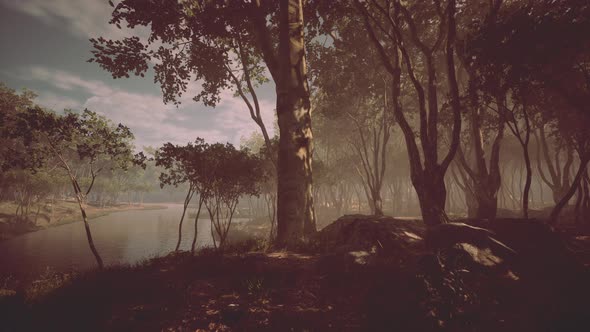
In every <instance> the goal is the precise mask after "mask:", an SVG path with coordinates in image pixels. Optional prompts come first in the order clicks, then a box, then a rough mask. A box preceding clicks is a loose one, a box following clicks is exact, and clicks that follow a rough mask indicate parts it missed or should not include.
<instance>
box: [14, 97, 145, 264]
mask: <svg viewBox="0 0 590 332" xmlns="http://www.w3.org/2000/svg"><path fill="white" fill-rule="evenodd" d="M17 132H19V133H20V135H22V136H23V140H24V142H25V145H26V147H27V153H31V154H32V155H34V156H36V157H37V158H38V159H39V160H38V163H43V164H55V165H59V167H60V168H61V169H63V170H64V171H65V172H66V174H67V176H68V177H69V179H70V182H71V185H72V188H73V190H74V195H75V198H76V201H77V202H78V207H79V208H80V213H81V214H82V220H83V221H84V228H85V230H86V237H87V239H88V244H89V246H90V250H91V251H92V254H93V255H94V257H95V258H96V262H97V264H98V267H99V268H101V269H102V268H103V266H104V264H103V261H102V258H101V257H100V255H99V253H98V251H97V249H96V246H95V245H94V241H93V239H92V233H91V231H90V225H89V223H88V217H87V215H86V208H85V207H86V197H87V196H88V194H89V193H90V190H91V189H92V185H93V183H94V178H95V177H96V175H95V173H93V181H92V182H91V183H90V184H89V185H88V187H87V188H86V190H83V189H82V187H81V185H80V181H79V178H78V176H77V173H76V171H75V170H74V169H73V164H74V163H75V162H80V163H86V164H87V165H88V166H89V167H90V168H91V169H92V167H93V165H94V164H95V163H96V161H97V160H99V159H101V158H102V157H105V156H108V158H109V159H110V160H111V161H112V162H113V164H112V167H118V168H123V169H125V168H127V167H128V166H129V164H131V163H132V162H141V161H140V160H139V159H134V156H133V155H132V147H131V140H132V139H133V134H132V133H131V131H130V130H129V128H127V127H125V126H123V125H121V124H119V125H117V126H115V125H113V124H112V123H110V122H109V121H108V120H107V119H106V118H104V117H102V116H99V115H98V114H96V113H95V112H92V111H89V110H84V111H83V112H82V113H81V114H79V113H73V112H66V113H65V114H64V115H58V114H56V113H53V112H50V111H46V110H43V109H41V108H39V107H35V108H30V109H29V110H28V111H26V112H23V113H20V114H19V115H18V131H17Z"/></svg>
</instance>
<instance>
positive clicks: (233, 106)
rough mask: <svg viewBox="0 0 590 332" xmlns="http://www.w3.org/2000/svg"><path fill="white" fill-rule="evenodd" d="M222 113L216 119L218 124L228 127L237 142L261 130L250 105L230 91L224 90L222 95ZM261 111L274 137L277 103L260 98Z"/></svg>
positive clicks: (270, 133) (265, 123)
mask: <svg viewBox="0 0 590 332" xmlns="http://www.w3.org/2000/svg"><path fill="white" fill-rule="evenodd" d="M221 100H222V102H221V104H220V105H219V106H218V107H219V108H220V112H219V113H220V114H218V116H217V117H216V119H215V122H216V125H217V126H219V127H222V128H226V129H227V130H229V131H230V132H231V133H233V134H232V137H231V139H230V141H231V142H233V143H237V142H239V141H240V138H242V137H248V136H250V135H251V134H252V132H259V133H260V128H259V127H258V125H257V124H256V123H254V121H253V120H252V118H251V117H250V112H249V111H248V107H247V106H246V104H245V103H244V101H243V100H242V99H241V98H237V97H234V96H233V94H232V93H231V92H230V91H224V92H223V93H222V96H221ZM259 104H260V112H261V115H262V120H263V121H264V125H265V127H266V130H267V131H268V132H269V135H270V136H271V137H272V136H273V135H274V131H275V130H274V127H275V126H274V123H275V121H276V120H275V115H274V114H275V108H276V107H275V103H274V101H270V100H268V99H259Z"/></svg>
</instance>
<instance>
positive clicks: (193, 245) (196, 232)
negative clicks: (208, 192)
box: [191, 195, 204, 254]
mask: <svg viewBox="0 0 590 332" xmlns="http://www.w3.org/2000/svg"><path fill="white" fill-rule="evenodd" d="M203 201H204V199H203V197H202V195H201V196H199V207H198V209H197V215H196V216H195V235H194V237H193V243H192V245H191V253H192V254H194V253H195V248H196V246H197V235H198V234H199V227H198V226H199V215H200V214H201V207H202V206H203Z"/></svg>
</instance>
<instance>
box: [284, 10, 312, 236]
mask: <svg viewBox="0 0 590 332" xmlns="http://www.w3.org/2000/svg"><path fill="white" fill-rule="evenodd" d="M302 6H303V4H302V2H301V0H282V1H281V2H280V10H281V22H280V36H279V37H280V45H279V67H280V69H279V70H280V77H279V81H278V82H276V83H277V84H276V86H277V88H276V90H277V116H278V124H279V131H280V139H279V160H278V190H277V194H278V195H277V217H278V225H277V226H278V229H277V244H278V245H279V246H289V245H290V244H293V243H296V242H298V241H300V240H302V239H303V238H304V237H306V236H308V235H310V234H312V233H314V232H315V231H316V225H315V213H314V208H313V191H312V173H311V172H312V170H311V160H312V131H311V105H310V99H309V86H308V83H307V68H306V62H305V50H304V39H303V33H304V31H303V8H302Z"/></svg>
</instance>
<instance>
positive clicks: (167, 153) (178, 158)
mask: <svg viewBox="0 0 590 332" xmlns="http://www.w3.org/2000/svg"><path fill="white" fill-rule="evenodd" d="M206 149H207V144H206V143H205V140H203V139H202V138H197V139H196V140H195V143H194V144H193V143H189V144H187V145H185V146H179V145H173V144H172V143H166V144H164V146H162V147H161V148H160V149H158V151H157V152H156V154H155V157H156V158H155V159H156V166H161V167H163V168H164V169H165V172H162V173H160V187H161V188H163V187H164V185H172V186H175V187H178V186H179V185H181V184H186V185H188V189H187V193H186V197H185V199H184V203H183V209H182V216H181V217H180V222H179V223H178V241H177V242H176V248H175V249H174V251H178V249H179V248H180V243H181V240H182V223H183V221H184V216H185V214H186V210H187V208H188V206H189V204H190V202H191V200H192V198H193V195H194V194H195V193H196V192H198V193H199V205H198V206H199V207H198V212H197V215H196V217H195V235H194V239H193V244H192V247H191V251H192V252H194V250H195V243H196V239H197V230H198V228H197V226H198V225H197V222H198V219H199V215H200V212H201V206H202V204H203V199H204V197H205V196H204V192H203V188H202V185H201V182H200V176H201V174H202V169H203V168H204V167H206V165H204V164H203V154H204V153H205V152H204V151H205V150H206Z"/></svg>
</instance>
